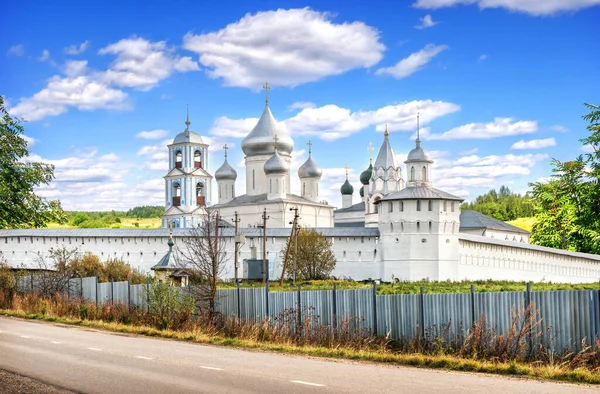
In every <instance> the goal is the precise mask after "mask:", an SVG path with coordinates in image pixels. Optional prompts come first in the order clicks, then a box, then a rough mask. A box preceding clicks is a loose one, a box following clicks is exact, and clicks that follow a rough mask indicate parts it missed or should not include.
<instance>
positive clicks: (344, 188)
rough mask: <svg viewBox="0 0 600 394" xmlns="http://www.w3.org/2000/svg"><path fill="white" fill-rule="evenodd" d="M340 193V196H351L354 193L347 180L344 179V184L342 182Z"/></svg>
mask: <svg viewBox="0 0 600 394" xmlns="http://www.w3.org/2000/svg"><path fill="white" fill-rule="evenodd" d="M340 191H341V192H342V195H352V194H353V193H354V187H353V186H352V185H351V184H350V182H348V179H346V182H344V184H343V185H342V187H341V188H340Z"/></svg>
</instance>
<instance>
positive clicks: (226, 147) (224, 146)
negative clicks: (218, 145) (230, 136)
mask: <svg viewBox="0 0 600 394" xmlns="http://www.w3.org/2000/svg"><path fill="white" fill-rule="evenodd" d="M227 149H229V147H228V146H227V144H225V145H223V150H224V151H225V158H226V159H227Z"/></svg>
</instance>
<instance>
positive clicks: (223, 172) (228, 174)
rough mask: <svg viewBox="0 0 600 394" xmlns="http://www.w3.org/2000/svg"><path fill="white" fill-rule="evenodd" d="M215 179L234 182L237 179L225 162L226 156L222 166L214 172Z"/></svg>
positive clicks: (234, 172)
mask: <svg viewBox="0 0 600 394" xmlns="http://www.w3.org/2000/svg"><path fill="white" fill-rule="evenodd" d="M215 179H216V180H217V181H235V180H236V179H237V172H236V171H235V170H234V169H233V167H231V166H230V165H229V163H228V162H227V156H225V161H224V162H223V165H221V167H219V169H218V170H217V171H216V172H215Z"/></svg>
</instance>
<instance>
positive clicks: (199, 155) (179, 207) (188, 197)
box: [162, 111, 212, 228]
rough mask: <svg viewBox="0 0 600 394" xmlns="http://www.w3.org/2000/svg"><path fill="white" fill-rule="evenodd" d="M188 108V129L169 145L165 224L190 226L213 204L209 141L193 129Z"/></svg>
mask: <svg viewBox="0 0 600 394" xmlns="http://www.w3.org/2000/svg"><path fill="white" fill-rule="evenodd" d="M190 124H191V122H190V117H189V111H188V113H187V117H186V121H185V130H184V131H182V132H181V133H179V134H177V136H175V139H174V140H173V143H171V144H170V145H168V149H169V172H168V173H167V175H165V177H164V178H165V213H164V215H163V216H162V226H163V227H165V228H166V227H169V223H170V222H173V226H174V227H182V228H186V227H191V226H194V225H195V224H196V221H197V220H198V219H199V218H200V215H201V213H202V210H203V209H204V206H206V205H210V202H209V200H208V197H207V196H210V193H211V180H212V176H211V175H210V174H209V173H208V172H207V171H206V165H207V163H208V145H207V144H205V143H204V141H203V140H202V137H200V135H198V134H196V133H194V132H193V131H191V130H190V129H189V128H190Z"/></svg>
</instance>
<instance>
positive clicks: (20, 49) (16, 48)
mask: <svg viewBox="0 0 600 394" xmlns="http://www.w3.org/2000/svg"><path fill="white" fill-rule="evenodd" d="M6 54H7V55H9V56H23V55H25V46H23V44H17V45H13V46H11V47H10V48H8V51H6Z"/></svg>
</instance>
